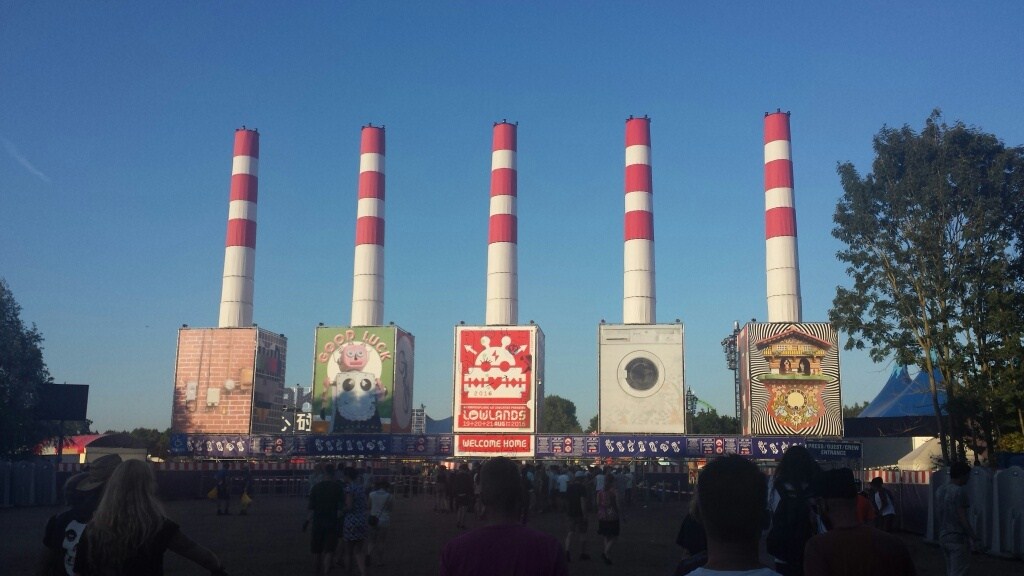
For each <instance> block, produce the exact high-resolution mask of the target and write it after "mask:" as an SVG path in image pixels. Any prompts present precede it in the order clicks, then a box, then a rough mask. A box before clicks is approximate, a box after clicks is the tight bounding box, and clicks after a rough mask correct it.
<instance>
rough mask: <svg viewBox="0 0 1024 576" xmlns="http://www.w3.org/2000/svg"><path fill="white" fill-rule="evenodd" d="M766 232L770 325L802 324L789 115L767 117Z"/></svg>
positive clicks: (767, 114)
mask: <svg viewBox="0 0 1024 576" xmlns="http://www.w3.org/2000/svg"><path fill="white" fill-rule="evenodd" d="M764 228H765V264H766V269H767V273H768V274H767V275H768V321H769V322H800V321H801V319H800V317H801V315H802V314H801V303H800V266H799V256H798V254H797V246H796V204H795V202H794V201H793V156H792V153H791V145H790V135H789V112H782V111H775V112H766V113H765V115H764Z"/></svg>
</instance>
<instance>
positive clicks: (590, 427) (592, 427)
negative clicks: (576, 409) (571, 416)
mask: <svg viewBox="0 0 1024 576" xmlns="http://www.w3.org/2000/svg"><path fill="white" fill-rule="evenodd" d="M600 424H601V420H600V419H599V418H598V416H597V414H594V415H593V416H591V417H590V423H589V424H587V429H586V430H584V432H586V433H587V434H590V433H591V432H597V428H598V426H600Z"/></svg>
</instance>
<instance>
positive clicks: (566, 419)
mask: <svg viewBox="0 0 1024 576" xmlns="http://www.w3.org/2000/svg"><path fill="white" fill-rule="evenodd" d="M540 431H541V432H544V433H545V434H579V433H580V432H582V431H583V428H581V427H580V421H579V420H577V419H576V404H574V403H573V402H572V400H566V399H565V398H562V397H561V396H545V397H544V411H543V412H542V413H541V425H540Z"/></svg>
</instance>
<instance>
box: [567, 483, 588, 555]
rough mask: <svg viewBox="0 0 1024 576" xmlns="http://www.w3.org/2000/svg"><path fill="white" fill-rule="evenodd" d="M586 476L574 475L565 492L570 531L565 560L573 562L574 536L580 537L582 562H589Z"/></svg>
mask: <svg viewBox="0 0 1024 576" xmlns="http://www.w3.org/2000/svg"><path fill="white" fill-rule="evenodd" d="M585 476H586V474H585V473H584V472H583V471H582V470H581V471H578V472H576V473H575V474H574V475H573V478H572V480H571V481H570V482H569V486H568V487H567V488H566V490H565V513H566V517H567V518H568V519H569V531H568V532H567V533H566V535H565V559H566V560H572V540H573V534H579V535H580V556H579V558H580V560H589V559H590V555H589V554H587V489H586V486H584V485H583V478H584V477H585Z"/></svg>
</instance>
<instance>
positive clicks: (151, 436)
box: [127, 428, 171, 459]
mask: <svg viewBox="0 0 1024 576" xmlns="http://www.w3.org/2000/svg"><path fill="white" fill-rule="evenodd" d="M127 434H128V435H130V436H131V437H132V438H135V439H137V440H139V441H140V442H142V443H144V444H145V445H146V453H147V454H148V455H150V456H155V457H157V458H164V459H166V458H167V456H168V448H169V447H170V445H171V429H170V428H168V429H166V430H164V431H163V432H161V431H159V430H157V429H156V428H136V429H134V430H132V431H131V432H128V433H127Z"/></svg>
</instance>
